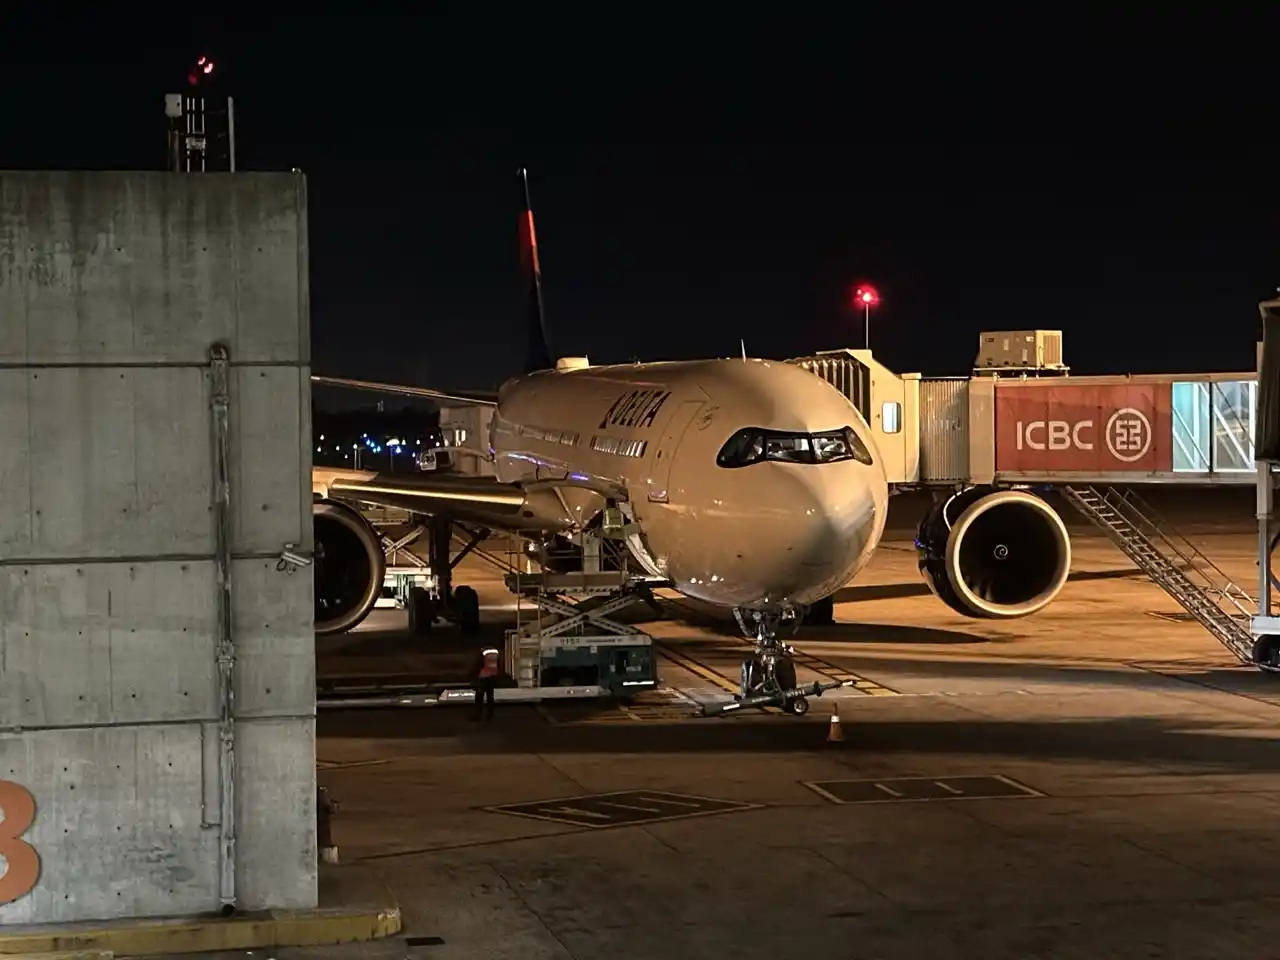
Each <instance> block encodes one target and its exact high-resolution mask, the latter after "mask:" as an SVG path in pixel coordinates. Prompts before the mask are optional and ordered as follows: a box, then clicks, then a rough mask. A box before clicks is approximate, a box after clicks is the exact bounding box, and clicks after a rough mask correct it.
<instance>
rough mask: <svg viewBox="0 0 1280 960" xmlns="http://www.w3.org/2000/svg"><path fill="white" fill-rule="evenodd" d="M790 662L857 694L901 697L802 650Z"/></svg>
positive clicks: (871, 681) (878, 684)
mask: <svg viewBox="0 0 1280 960" xmlns="http://www.w3.org/2000/svg"><path fill="white" fill-rule="evenodd" d="M791 660H792V662H793V663H795V665H796V666H798V667H806V668H808V669H809V670H812V671H813V672H814V673H817V674H821V675H822V676H825V677H829V678H830V679H832V680H839V681H840V682H841V683H848V684H852V686H853V689H855V690H857V691H858V692H859V693H865V694H866V695H867V696H869V697H897V696H901V694H899V693H898V691H897V690H894V689H892V688H891V687H886V686H885V685H884V684H881V683H876V682H875V681H874V680H868V679H867V678H866V677H864V676H861V675H859V674H856V673H851V672H850V671H848V670H846V669H845V668H844V667H842V666H840V665H839V664H835V663H832V662H831V661H830V660H823V659H822V658H821V657H815V656H814V655H813V654H811V653H805V652H804V651H802V650H797V651H796V652H795V653H794V654H792V657H791Z"/></svg>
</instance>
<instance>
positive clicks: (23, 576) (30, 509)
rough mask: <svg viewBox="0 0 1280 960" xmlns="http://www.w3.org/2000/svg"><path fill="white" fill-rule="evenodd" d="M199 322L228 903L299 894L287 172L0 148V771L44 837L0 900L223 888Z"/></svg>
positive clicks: (18, 907) (308, 755)
mask: <svg viewBox="0 0 1280 960" xmlns="http://www.w3.org/2000/svg"><path fill="white" fill-rule="evenodd" d="M219 340H220V341H223V342H225V343H226V344H227V345H228V350H229V354H230V359H231V364H232V366H231V370H230V378H229V379H230V480H231V517H232V524H231V551H232V557H233V560H232V566H231V583H232V623H233V636H234V640H235V643H236V655H237V660H236V668H235V674H234V675H235V682H236V699H235V717H236V724H235V757H236V764H237V777H236V779H235V781H234V785H235V798H236V799H235V814H236V818H235V819H236V825H237V828H236V833H237V857H236V861H237V862H236V865H235V874H234V875H235V879H236V888H237V895H238V904H237V905H238V907H240V908H241V909H258V908H263V907H268V906H271V907H306V906H313V905H315V903H316V899H317V890H316V884H317V872H316V849H315V837H314V829H315V728H314V717H315V686H314V670H315V666H314V636H313V632H312V621H313V603H312V578H311V575H310V571H308V570H305V569H304V570H302V571H299V572H295V573H293V574H289V573H286V572H281V571H278V570H277V569H276V564H277V558H278V557H279V555H280V553H281V549H282V547H283V545H284V544H286V543H294V544H298V545H299V547H300V552H301V553H303V554H309V553H310V550H311V539H312V538H311V496H310V489H309V483H310V476H309V475H310V470H311V443H310V437H311V426H310V382H309V376H310V342H309V304H308V279H307V222H306V192H305V182H304V180H303V178H302V177H300V176H295V175H292V174H234V175H227V174H204V175H193V176H186V175H178V174H171V173H25V172H23V173H14V172H0V781H9V782H11V783H16V784H18V785H20V786H22V787H24V788H26V790H28V791H29V792H30V793H31V795H32V796H33V797H34V799H35V804H36V817H35V823H34V825H33V826H32V828H31V829H30V830H28V831H27V833H26V834H25V836H24V838H23V839H24V840H26V841H27V842H29V843H30V845H31V846H32V847H34V848H35V850H36V851H37V852H38V854H39V856H40V859H41V871H40V876H39V881H38V883H37V885H36V886H35V888H34V889H33V890H32V891H31V892H30V893H28V894H26V895H24V896H21V897H19V898H18V899H15V900H13V901H11V902H9V903H5V904H3V905H0V923H24V922H49V921H68V920H81V919H91V918H112V917H129V916H145V915H166V914H171V915H172V914H184V913H193V912H203V911H209V910H216V909H218V907H219V906H220V899H219V883H218V880H219V870H218V866H219V853H218V851H219V829H218V826H217V822H218V820H219V815H220V791H219V780H218V766H217V760H218V735H217V732H218V731H217V724H216V721H217V719H218V708H219V699H218V681H217V677H218V671H217V665H216V661H215V647H216V644H217V630H216V610H217V606H216V596H217V589H216V577H215V565H214V557H215V549H216V547H215V530H214V523H213V516H214V512H213V507H212V500H213V457H212V452H211V451H212V444H211V439H210V438H211V413H210V402H211V394H210V386H211V378H210V369H209V349H210V346H211V345H212V344H213V343H214V342H215V341H219ZM5 842H7V841H4V839H3V832H2V831H0V852H3V844H4V843H5Z"/></svg>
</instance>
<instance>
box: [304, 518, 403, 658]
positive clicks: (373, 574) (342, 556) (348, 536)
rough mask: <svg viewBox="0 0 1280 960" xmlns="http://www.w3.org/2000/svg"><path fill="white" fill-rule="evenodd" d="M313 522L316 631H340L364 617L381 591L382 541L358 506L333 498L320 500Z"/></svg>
mask: <svg viewBox="0 0 1280 960" xmlns="http://www.w3.org/2000/svg"><path fill="white" fill-rule="evenodd" d="M312 523H313V525H314V531H315V544H316V546H315V596H316V617H315V630H316V634H317V635H319V636H324V635H325V634H330V633H342V632H343V631H345V630H350V629H351V628H352V627H355V626H356V625H358V624H359V623H360V622H361V621H362V620H364V618H365V617H367V616H368V615H369V611H370V610H372V609H373V606H374V604H375V603H377V602H378V597H379V596H381V594H382V581H383V579H384V578H385V577H386V571H387V562H386V558H385V556H384V555H383V553H382V541H381V538H380V537H379V536H378V534H377V533H376V532H375V531H374V529H373V527H371V526H370V525H369V522H368V521H367V520H365V518H364V517H362V516H360V514H359V512H358V511H356V510H355V509H353V508H352V507H348V506H346V505H345V504H342V503H338V502H336V501H334V500H317V501H316V504H315V508H314V512H313V519H312Z"/></svg>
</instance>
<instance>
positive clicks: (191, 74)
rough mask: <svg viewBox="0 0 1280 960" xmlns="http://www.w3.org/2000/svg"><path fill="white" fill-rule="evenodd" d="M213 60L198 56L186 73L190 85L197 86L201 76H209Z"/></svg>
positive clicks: (212, 67) (211, 71)
mask: <svg viewBox="0 0 1280 960" xmlns="http://www.w3.org/2000/svg"><path fill="white" fill-rule="evenodd" d="M214 66H215V65H214V62H213V61H212V60H210V59H209V58H208V57H200V58H199V59H198V60H196V62H195V66H193V67H192V68H191V70H190V71H188V73H187V83H189V84H191V86H193V87H194V86H198V85H199V83H200V78H201V77H207V76H210V75H211V74H212V73H213V69H214Z"/></svg>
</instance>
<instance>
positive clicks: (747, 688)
mask: <svg viewBox="0 0 1280 960" xmlns="http://www.w3.org/2000/svg"><path fill="white" fill-rule="evenodd" d="M733 615H734V618H735V619H736V620H737V621H738V628H739V629H740V630H742V632H743V634H744V635H746V637H747V638H748V639H751V640H754V641H755V650H753V651H752V652H751V654H750V655H748V656H747V657H745V658H743V661H742V666H741V670H740V679H739V684H738V692H737V693H736V694H734V698H733V700H732V701H731V702H729V703H718V704H709V705H707V706H704V707H703V710H702V713H703V715H704V716H708V717H714V716H720V715H722V714H726V713H732V712H734V711H737V710H744V709H747V708H756V709H763V708H765V707H778V708H779V709H782V710H785V711H786V712H787V713H790V714H792V715H793V716H797V717H802V716H804V715H805V714H806V713H808V712H809V701H808V698H809V697H820V696H822V694H823V693H825V692H826V691H827V690H834V689H835V688H836V687H840V686H843V685H844V684H843V683H842V682H841V681H839V680H836V681H832V682H830V683H811V684H806V685H805V686H803V687H801V686H798V685H797V683H796V665H795V662H794V661H793V660H792V657H793V655H794V654H795V649H794V648H793V647H791V646H790V645H788V644H786V643H784V642H783V641H782V640H780V639H779V638H778V628H779V627H780V626H781V625H782V624H784V623H795V622H796V618H797V612H796V610H795V609H794V608H790V607H788V608H783V609H782V610H778V611H774V610H743V609H741V608H739V609H735V610H734V611H733Z"/></svg>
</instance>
